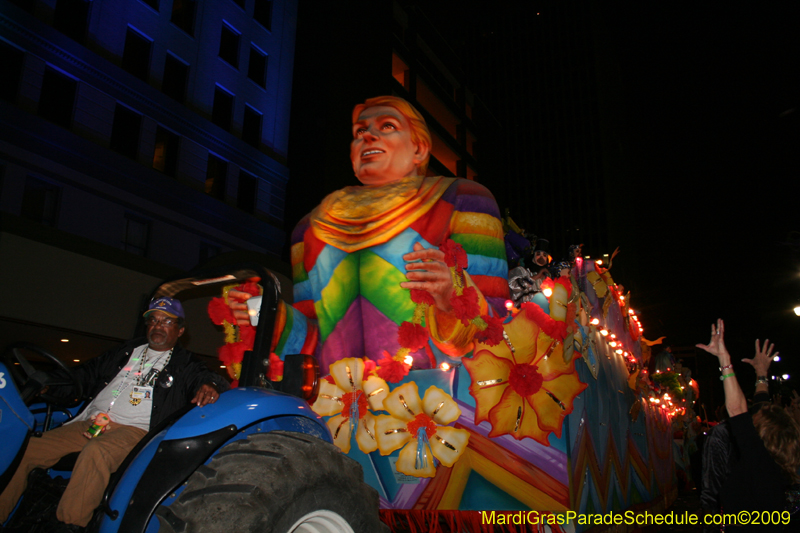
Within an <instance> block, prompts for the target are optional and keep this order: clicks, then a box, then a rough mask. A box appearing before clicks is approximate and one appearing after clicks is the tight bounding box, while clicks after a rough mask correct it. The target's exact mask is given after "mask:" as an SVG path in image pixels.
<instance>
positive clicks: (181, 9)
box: [172, 0, 197, 35]
mask: <svg viewBox="0 0 800 533" xmlns="http://www.w3.org/2000/svg"><path fill="white" fill-rule="evenodd" d="M196 12H197V0H173V2H172V23H173V24H175V25H176V26H177V27H179V28H180V29H182V30H183V31H185V32H186V33H188V34H189V35H194V16H195V13H196Z"/></svg>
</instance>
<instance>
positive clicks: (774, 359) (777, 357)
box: [772, 355, 781, 361]
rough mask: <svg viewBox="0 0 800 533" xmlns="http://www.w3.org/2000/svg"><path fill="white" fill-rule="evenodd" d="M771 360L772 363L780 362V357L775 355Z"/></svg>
mask: <svg viewBox="0 0 800 533" xmlns="http://www.w3.org/2000/svg"><path fill="white" fill-rule="evenodd" d="M772 360H773V361H780V360H781V356H780V355H776V356H775V357H774V358H773V359H772Z"/></svg>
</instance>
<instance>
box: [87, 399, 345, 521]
mask: <svg viewBox="0 0 800 533" xmlns="http://www.w3.org/2000/svg"><path fill="white" fill-rule="evenodd" d="M276 430H283V431H294V432H301V433H305V434H308V435H311V436H314V437H317V438H320V439H322V440H325V441H327V442H329V443H332V438H331V436H330V432H329V431H328V428H327V427H326V426H325V424H324V422H323V421H322V419H321V417H320V416H319V415H317V414H316V413H314V412H313V411H312V410H311V408H310V407H309V406H308V404H307V403H305V402H304V401H303V400H301V399H299V398H296V397H294V396H289V395H287V394H283V393H280V392H275V391H271V390H265V389H259V388H239V389H233V390H230V391H227V392H225V393H223V394H221V395H220V397H219V399H218V400H217V401H216V403H213V404H209V405H206V406H204V407H195V408H193V409H191V410H190V411H189V412H188V413H186V414H185V415H183V416H182V417H181V418H180V419H178V420H177V421H176V422H175V423H174V424H173V425H172V426H171V427H169V428H168V429H166V430H165V431H163V432H161V433H159V434H158V435H157V436H156V437H155V438H154V439H153V440H152V441H151V442H150V443H148V444H147V446H146V447H145V448H144V449H142V450H141V452H140V453H139V455H138V456H137V457H136V458H135V459H134V460H133V461H132V462H131V464H130V465H129V467H128V468H127V469H126V471H125V473H124V474H123V477H122V479H121V480H120V482H119V484H118V485H117V486H116V488H115V490H114V494H113V496H112V497H111V498H110V505H109V507H110V509H111V516H106V517H104V519H103V521H102V524H101V526H100V528H99V530H100V531H101V532H112V531H114V532H143V531H144V530H145V529H146V528H147V524H148V522H149V520H150V517H151V516H152V513H153V512H154V511H155V509H156V507H157V506H158V505H159V503H160V502H162V501H163V500H165V499H167V500H172V499H173V498H174V494H175V493H176V492H177V493H179V492H180V491H179V490H177V489H178V488H179V487H180V485H181V484H182V483H183V482H184V481H185V480H186V479H187V478H188V477H189V476H190V475H191V474H192V473H193V472H194V471H195V470H196V469H197V468H198V467H199V466H200V465H202V464H204V463H205V462H207V461H208V460H210V458H211V457H212V456H213V455H214V453H215V452H216V451H217V450H218V449H219V448H221V447H222V446H223V445H225V444H226V443H228V442H231V441H234V440H238V439H245V438H247V436H248V435H250V434H253V433H268V432H271V431H276ZM170 493H173V494H172V495H171V494H170Z"/></svg>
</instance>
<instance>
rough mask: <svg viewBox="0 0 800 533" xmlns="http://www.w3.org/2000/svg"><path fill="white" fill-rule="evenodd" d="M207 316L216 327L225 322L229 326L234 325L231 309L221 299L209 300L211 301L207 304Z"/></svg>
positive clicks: (234, 320)
mask: <svg viewBox="0 0 800 533" xmlns="http://www.w3.org/2000/svg"><path fill="white" fill-rule="evenodd" d="M208 316H209V318H211V321H212V322H213V323H214V324H216V325H217V326H221V325H222V323H223V322H225V321H226V320H227V321H228V323H230V324H236V319H235V318H233V312H232V311H231V308H230V307H228V304H226V303H225V300H224V299H222V298H211V301H210V302H208Z"/></svg>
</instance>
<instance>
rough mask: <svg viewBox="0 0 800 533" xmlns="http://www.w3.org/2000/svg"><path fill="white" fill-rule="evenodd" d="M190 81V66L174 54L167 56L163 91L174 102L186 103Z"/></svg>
mask: <svg viewBox="0 0 800 533" xmlns="http://www.w3.org/2000/svg"><path fill="white" fill-rule="evenodd" d="M188 79H189V65H187V64H186V63H184V62H183V61H181V60H180V59H178V58H176V57H175V56H173V55H172V54H167V60H166V62H165V63H164V81H163V82H162V83H161V91H162V92H163V93H164V94H166V95H167V96H169V97H170V98H172V99H173V100H176V101H178V102H180V103H184V102H185V101H186V81H187V80H188Z"/></svg>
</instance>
